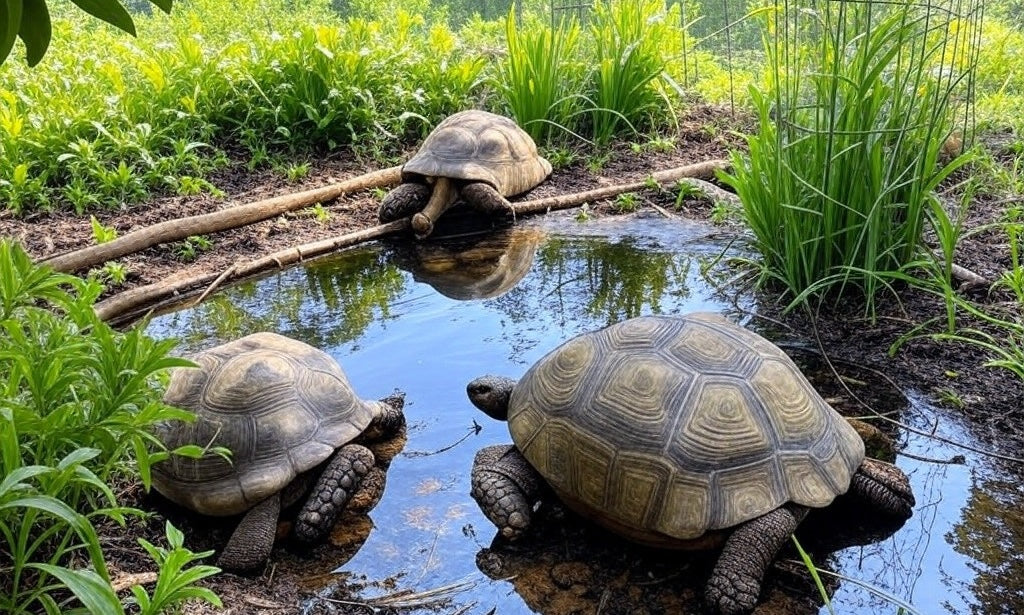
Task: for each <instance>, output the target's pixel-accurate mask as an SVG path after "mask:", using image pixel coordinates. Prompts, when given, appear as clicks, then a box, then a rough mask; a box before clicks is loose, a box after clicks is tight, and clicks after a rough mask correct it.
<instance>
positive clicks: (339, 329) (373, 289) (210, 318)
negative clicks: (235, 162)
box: [157, 249, 407, 349]
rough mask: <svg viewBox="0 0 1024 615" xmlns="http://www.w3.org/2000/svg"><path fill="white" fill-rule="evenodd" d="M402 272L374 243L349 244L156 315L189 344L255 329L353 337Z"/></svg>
mask: <svg viewBox="0 0 1024 615" xmlns="http://www.w3.org/2000/svg"><path fill="white" fill-rule="evenodd" d="M406 284H407V280H406V279H405V277H404V276H403V275H402V273H401V271H400V270H399V268H398V267H397V266H395V265H394V264H392V263H390V262H389V261H388V260H387V259H386V258H384V257H383V255H382V254H381V253H380V250H378V249H359V250H353V251H351V252H347V253H346V254H345V255H344V257H342V258H331V259H325V260H320V261H317V262H315V263H313V264H311V265H309V266H308V267H306V268H304V269H292V270H289V271H286V272H284V273H282V274H281V275H279V276H276V277H270V278H266V279H264V280H261V281H259V282H248V283H244V284H239V285H237V286H234V287H232V288H231V289H230V290H228V291H227V292H222V293H218V294H216V295H214V296H213V297H211V298H210V299H209V300H207V301H205V302H203V303H202V304H200V305H198V306H196V307H194V308H192V309H189V310H183V311H180V312H173V313H171V314H168V315H166V316H163V317H161V318H159V319H158V320H157V322H158V323H160V326H165V327H167V328H168V329H169V330H173V331H175V335H176V337H178V338H179V339H180V340H181V342H182V345H183V346H184V347H186V348H189V349H195V348H199V347H205V346H209V345H213V344H214V343H217V342H216V341H215V340H230V339H235V338H239V337H243V336H245V335H249V334H250V333H256V332H258V331H274V332H277V333H280V334H282V335H286V336H288V337H292V338H295V339H298V340H302V341H304V342H306V343H307V344H310V345H312V346H315V347H317V348H331V347H335V346H338V345H340V344H344V343H346V342H350V341H352V340H355V339H357V338H359V337H360V336H361V335H363V333H364V332H365V331H366V328H367V327H368V326H369V325H370V323H372V322H374V321H376V320H379V319H387V318H389V317H390V311H391V306H392V304H393V303H394V301H395V300H396V299H397V298H398V297H399V296H401V295H402V293H403V292H404V291H405V288H406Z"/></svg>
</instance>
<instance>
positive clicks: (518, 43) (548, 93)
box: [494, 6, 586, 142]
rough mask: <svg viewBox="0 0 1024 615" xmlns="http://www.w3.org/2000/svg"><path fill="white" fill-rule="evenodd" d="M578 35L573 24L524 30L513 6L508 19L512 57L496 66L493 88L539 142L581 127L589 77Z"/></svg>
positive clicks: (568, 21)
mask: <svg viewBox="0 0 1024 615" xmlns="http://www.w3.org/2000/svg"><path fill="white" fill-rule="evenodd" d="M579 35H580V28H579V25H578V24H577V23H576V21H575V20H572V19H562V20H560V21H559V22H558V25H557V26H548V25H546V24H544V23H542V22H540V21H536V20H535V21H533V22H532V23H531V24H529V25H528V26H527V27H520V26H519V24H518V23H517V19H516V11H515V7H514V6H513V7H512V9H510V10H509V13H508V16H507V17H506V19H505V41H506V45H507V49H508V54H507V55H506V56H505V58H504V59H503V60H502V61H501V63H500V64H499V65H498V66H497V70H496V75H495V78H494V86H495V89H496V90H497V91H498V93H499V94H501V96H502V98H503V99H504V102H505V105H506V106H507V107H508V110H509V112H510V113H511V115H512V117H513V118H514V119H515V120H516V122H517V123H518V124H519V125H520V126H521V127H522V128H523V130H525V131H526V132H527V133H528V134H529V135H530V136H531V137H533V139H534V140H536V141H538V142H541V141H547V140H548V139H549V137H551V136H552V135H553V134H554V132H555V131H556V130H563V131H567V132H568V131H572V130H573V129H574V127H575V125H576V121H577V115H578V113H579V110H580V108H581V107H582V99H581V92H582V89H583V85H584V78H583V76H584V75H585V74H586V72H585V69H584V67H583V65H582V62H581V61H580V58H579V56H578V53H579Z"/></svg>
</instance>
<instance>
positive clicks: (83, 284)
mask: <svg viewBox="0 0 1024 615" xmlns="http://www.w3.org/2000/svg"><path fill="white" fill-rule="evenodd" d="M99 292H100V288H99V286H98V284H96V283H95V282H92V281H84V280H81V279H79V278H76V277H74V276H70V275H65V274H58V273H54V272H52V271H51V270H49V269H44V268H41V267H38V266H36V265H34V264H33V263H32V262H31V260H30V259H29V257H28V255H27V254H25V252H24V251H23V250H21V248H20V247H18V246H17V245H16V244H13V243H12V242H10V241H7V240H0V543H2V544H3V547H2V548H0V612H3V613H11V614H21V613H39V612H46V613H62V612H68V610H69V609H70V608H75V607H77V606H84V607H85V608H86V609H87V611H88V612H94V613H119V612H121V605H120V602H119V600H118V598H117V596H116V595H115V594H114V592H113V590H112V589H111V588H110V579H109V574H108V572H107V567H106V562H105V559H104V554H103V551H102V549H101V545H100V541H99V538H98V536H97V533H96V529H95V526H94V523H95V522H96V521H98V520H101V519H111V520H113V521H115V522H117V523H120V524H122V525H123V524H124V522H125V515H127V514H131V513H133V512H134V513H137V512H138V511H133V510H131V509H127V508H124V507H123V506H122V505H121V504H120V503H119V502H118V500H117V496H116V495H115V490H114V489H113V488H112V487H111V485H114V484H118V483H124V482H125V480H126V477H128V476H129V475H132V474H137V473H141V476H142V480H143V483H144V484H145V485H147V486H148V482H149V468H150V465H151V464H152V463H153V462H154V461H156V460H159V459H161V458H163V457H165V456H166V455H167V453H166V452H165V451H163V450H162V447H161V446H160V445H159V443H158V442H157V441H156V439H155V437H154V436H153V435H152V433H151V432H150V427H151V426H152V425H153V424H154V423H155V422H157V421H161V420H165V419H174V418H177V419H188V418H189V417H190V415H189V414H188V413H186V412H184V411H182V410H178V409H175V408H171V407H169V406H166V405H164V404H163V403H162V401H161V395H162V387H163V383H162V381H161V378H162V376H163V374H165V372H166V371H167V370H168V369H169V368H171V367H174V366H180V365H188V364H189V363H188V362H186V361H184V360H181V359H176V358H173V357H170V356H169V355H168V352H169V351H170V346H171V343H170V342H156V341H153V340H151V339H149V338H147V337H146V336H145V335H144V334H143V333H142V332H141V331H139V330H133V331H130V332H128V333H117V332H115V331H113V330H112V329H111V328H110V327H109V326H107V325H106V324H104V323H103V322H102V321H100V320H99V318H98V317H97V316H96V315H95V313H94V312H93V302H94V300H95V299H96V297H97V296H98V294H99ZM178 546H179V547H180V545H178ZM176 557H177V560H176V561H178V562H180V563H182V565H178V567H177V569H174V570H168V572H167V573H166V574H165V576H168V575H169V576H170V577H174V578H173V579H168V581H167V582H165V584H164V588H163V592H164V594H167V592H169V591H172V592H175V593H174V594H173V595H174V596H177V598H178V599H180V598H181V597H182V596H185V594H182V593H181V592H182V591H185V593H186V594H188V593H189V592H188V591H186V590H187V586H189V585H190V584H191V583H192V582H193V581H194V580H198V578H202V576H208V574H202V575H201V576H200V577H198V578H195V576H194V575H195V574H197V573H196V572H191V573H189V572H188V571H186V570H183V564H184V563H187V562H188V561H191V560H189V559H188V557H183V556H182V555H178V556H176ZM83 562H84V563H86V566H85V567H82V563H83ZM73 563H74V565H72V564H73ZM158 563H159V562H158ZM172 563H173V562H172ZM199 572H201V573H212V572H211V571H210V570H208V569H203V568H200V569H199ZM182 575H191V576H184V577H183V576H182ZM182 579H184V580H185V582H184V583H183V584H176V583H175V582H172V581H181V580H182ZM168 583H169V585H168ZM158 589H160V588H158ZM185 597H188V596H185ZM200 597H201V596H200ZM206 597H207V598H209V597H210V596H206ZM162 600H164V602H165V603H166V601H167V600H168V598H166V596H165V597H164V598H162ZM172 601H173V600H172ZM150 612H152V611H150Z"/></svg>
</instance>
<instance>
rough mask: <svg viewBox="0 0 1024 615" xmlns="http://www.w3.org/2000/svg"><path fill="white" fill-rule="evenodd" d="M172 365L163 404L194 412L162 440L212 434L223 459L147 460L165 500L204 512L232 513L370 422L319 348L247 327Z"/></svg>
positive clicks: (176, 442) (202, 438)
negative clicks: (225, 453)
mask: <svg viewBox="0 0 1024 615" xmlns="http://www.w3.org/2000/svg"><path fill="white" fill-rule="evenodd" d="M193 361H194V362H195V363H196V364H197V365H198V366H199V369H192V368H183V369H178V370H175V372H174V373H173V375H172V378H171V383H170V385H169V386H168V389H167V392H166V393H165V395H164V401H165V403H167V404H170V405H174V406H179V407H182V408H189V409H191V410H192V411H194V412H196V415H197V419H196V420H195V421H194V422H192V423H180V422H171V423H165V424H163V425H161V426H159V427H158V430H159V432H160V434H159V436H160V438H161V440H162V441H164V442H165V443H166V444H167V446H168V448H172V449H173V448H175V447H177V446H181V445H183V444H191V443H204V444H205V443H212V444H213V445H215V446H223V447H226V448H228V449H229V450H231V452H232V457H231V461H230V462H229V461H227V460H225V459H223V458H221V457H220V456H219V455H214V454H207V455H204V456H203V457H202V458H199V459H188V458H184V457H177V456H173V457H172V458H171V459H169V460H167V461H164V462H161V463H160V464H157V465H156V466H154V468H153V481H154V483H156V484H157V486H158V489H159V490H160V491H161V493H163V494H165V495H167V496H168V497H169V498H170V499H171V500H174V501H176V502H178V503H179V504H182V505H184V506H187V507H189V508H192V509H193V510H196V511H197V512H200V513H202V514H207V515H233V514H237V513H240V512H243V511H245V510H247V509H248V508H249V507H251V506H252V505H253V504H255V503H257V502H259V501H261V500H263V499H265V498H266V497H267V496H269V495H272V494H273V493H276V492H278V491H280V490H281V489H283V488H284V487H285V486H286V485H287V484H288V483H289V482H291V481H292V480H294V478H295V477H296V476H297V475H298V474H299V473H301V472H305V471H306V470H309V469H311V468H313V467H315V466H316V465H317V464H319V463H320V462H322V461H324V460H325V459H327V457H329V456H330V455H331V453H333V451H334V450H335V449H337V447H338V446H341V445H342V444H344V443H346V442H348V441H350V440H352V439H353V438H355V437H356V436H357V435H358V434H360V433H361V432H362V431H363V430H364V429H365V428H366V426H367V425H368V424H369V422H370V419H371V417H372V409H371V408H370V407H369V406H368V405H366V403H365V402H363V401H362V400H360V399H359V398H358V397H357V396H356V395H355V392H354V391H353V390H352V387H351V385H350V384H349V382H348V379H347V378H346V376H345V373H344V372H343V371H342V369H341V367H340V366H339V365H338V364H337V363H336V362H335V361H334V360H333V359H332V358H331V357H330V356H329V355H327V354H326V353H324V352H322V351H320V350H318V349H316V348H313V347H311V346H308V345H307V344H304V343H302V342H298V341H296V340H292V339H289V338H287V337H284V336H280V335H277V334H273V333H256V334H253V335H249V336H246V337H243V338H241V339H239V340H236V341H234V342H230V343H228V344H224V345H222V346H218V347H217V348H214V349H211V350H208V351H206V352H203V353H200V354H199V355H197V356H196V357H193Z"/></svg>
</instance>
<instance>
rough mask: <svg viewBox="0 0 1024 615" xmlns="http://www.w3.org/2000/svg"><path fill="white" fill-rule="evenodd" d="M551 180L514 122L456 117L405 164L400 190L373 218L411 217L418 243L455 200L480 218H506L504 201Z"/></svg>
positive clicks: (476, 113)
mask: <svg viewBox="0 0 1024 615" xmlns="http://www.w3.org/2000/svg"><path fill="white" fill-rule="evenodd" d="M550 174H551V163H549V162H548V161H547V160H545V159H544V158H543V157H541V155H540V154H538V153H537V145H536V144H535V143H534V142H533V139H531V138H530V135H528V134H526V132H524V131H523V129H522V128H520V127H519V126H518V125H517V124H516V123H515V122H514V121H512V120H510V119H509V118H507V117H503V116H500V115H495V114H493V113H488V112H487V111H480V110H477V109H471V110H469V111H461V112H459V113H456V114H455V115H451V116H449V117H447V118H445V120H444V121H442V122H441V123H440V124H438V125H437V128H435V129H434V131H433V132H431V133H430V134H429V135H428V136H427V138H426V140H425V141H424V142H423V145H422V146H421V147H420V149H419V151H417V152H416V154H415V155H414V156H413V157H412V158H410V159H409V161H408V162H406V163H405V165H404V166H403V167H402V184H401V185H400V186H398V187H397V188H395V189H394V190H392V191H391V192H389V193H388V194H387V196H385V197H384V200H383V202H381V205H380V210H379V212H378V217H379V218H380V221H381V222H391V221H393V220H398V219H399V218H404V217H406V216H410V215H411V216H413V219H412V226H413V232H414V233H415V234H416V236H417V237H419V238H423V237H426V236H427V235H429V234H430V233H431V232H432V231H433V229H434V222H435V221H436V220H437V218H438V217H440V216H441V214H443V213H444V212H445V211H446V210H447V209H448V208H449V207H451V206H452V204H454V203H455V201H456V200H457V199H459V198H460V197H461V199H462V200H463V201H465V202H466V203H467V204H468V205H470V206H472V207H475V208H476V209H478V210H480V211H482V212H483V213H485V214H488V215H502V214H511V213H512V205H511V204H510V203H509V202H508V199H506V198H505V197H508V196H515V195H517V194H521V193H523V192H526V191H527V190H530V189H531V188H533V187H535V186H536V185H537V184H539V183H541V182H542V181H544V179H545V178H547V176H548V175H550ZM414 214H415V215H414Z"/></svg>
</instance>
